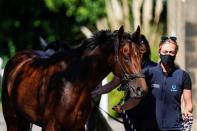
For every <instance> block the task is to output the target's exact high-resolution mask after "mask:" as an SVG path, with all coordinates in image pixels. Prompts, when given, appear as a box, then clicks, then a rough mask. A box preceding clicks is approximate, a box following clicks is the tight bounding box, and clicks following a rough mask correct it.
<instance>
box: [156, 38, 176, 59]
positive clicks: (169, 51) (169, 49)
mask: <svg viewBox="0 0 197 131" xmlns="http://www.w3.org/2000/svg"><path fill="white" fill-rule="evenodd" d="M159 53H160V54H162V55H171V56H175V55H176V45H175V44H173V43H170V42H168V41H166V42H165V43H164V44H162V45H161V47H160V52H159Z"/></svg>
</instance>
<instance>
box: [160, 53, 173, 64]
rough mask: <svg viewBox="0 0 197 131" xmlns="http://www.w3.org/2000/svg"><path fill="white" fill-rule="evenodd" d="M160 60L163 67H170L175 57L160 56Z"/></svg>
mask: <svg viewBox="0 0 197 131" xmlns="http://www.w3.org/2000/svg"><path fill="white" fill-rule="evenodd" d="M160 59H161V62H162V64H164V65H165V66H172V65H173V64H174V60H175V56H171V55H162V54H160Z"/></svg>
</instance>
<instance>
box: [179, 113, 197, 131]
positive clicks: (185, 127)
mask: <svg viewBox="0 0 197 131" xmlns="http://www.w3.org/2000/svg"><path fill="white" fill-rule="evenodd" d="M193 121H194V118H193V116H189V117H188V118H187V119H185V120H183V123H182V127H181V130H180V131H191V128H192V124H193Z"/></svg>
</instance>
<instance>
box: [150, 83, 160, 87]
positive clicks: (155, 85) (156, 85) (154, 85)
mask: <svg viewBox="0 0 197 131" xmlns="http://www.w3.org/2000/svg"><path fill="white" fill-rule="evenodd" d="M151 87H153V88H160V85H159V84H152V85H151Z"/></svg>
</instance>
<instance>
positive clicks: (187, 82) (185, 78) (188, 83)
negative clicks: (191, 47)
mask: <svg viewBox="0 0 197 131" xmlns="http://www.w3.org/2000/svg"><path fill="white" fill-rule="evenodd" d="M183 89H188V90H191V89H192V81H191V78H190V76H189V74H188V73H187V72H185V71H184V72H183Z"/></svg>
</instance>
